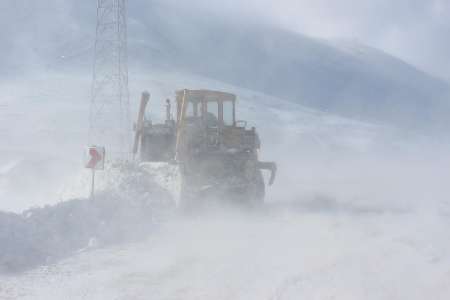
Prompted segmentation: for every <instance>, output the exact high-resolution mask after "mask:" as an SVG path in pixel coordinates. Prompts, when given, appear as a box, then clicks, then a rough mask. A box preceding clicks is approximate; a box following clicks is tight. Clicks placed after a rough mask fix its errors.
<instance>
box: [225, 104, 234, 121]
mask: <svg viewBox="0 0 450 300" xmlns="http://www.w3.org/2000/svg"><path fill="white" fill-rule="evenodd" d="M223 123H224V124H225V126H233V125H234V114H233V101H224V102H223Z"/></svg>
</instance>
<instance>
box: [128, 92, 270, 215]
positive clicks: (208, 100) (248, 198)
mask: <svg viewBox="0 0 450 300" xmlns="http://www.w3.org/2000/svg"><path fill="white" fill-rule="evenodd" d="M149 99H150V94H149V93H147V92H144V93H143V94H142V98H141V103H140V109H139V114H138V119H137V122H136V124H135V139H134V146H133V154H134V155H135V157H136V158H138V159H139V160H140V161H141V162H168V163H175V164H177V165H178V166H179V173H180V175H181V176H180V177H181V189H180V199H179V203H180V205H181V206H184V207H191V206H192V205H196V204H204V203H208V202H210V201H215V200H218V201H227V202H228V201H229V202H235V203H241V204H246V205H258V204H261V203H263V201H264V196H265V182H264V178H263V174H262V170H268V171H270V177H269V180H268V183H269V185H272V184H273V182H274V180H275V176H276V170H277V166H276V164H275V163H273V162H260V161H259V160H258V150H259V148H260V139H259V136H258V134H257V133H256V130H255V128H254V127H252V128H251V129H247V128H246V127H247V122H246V121H239V120H236V96H235V95H233V94H230V93H225V92H218V91H210V90H186V89H185V90H180V91H177V92H176V117H175V118H173V117H172V112H171V106H172V104H171V102H170V100H166V120H165V122H164V123H161V124H153V123H152V122H151V121H150V120H147V119H146V118H145V110H146V107H147V104H148V102H149Z"/></svg>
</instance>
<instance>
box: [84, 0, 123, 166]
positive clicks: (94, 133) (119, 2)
mask: <svg viewBox="0 0 450 300" xmlns="http://www.w3.org/2000/svg"><path fill="white" fill-rule="evenodd" d="M127 59H128V58H127V0H98V1H97V26H96V38H95V53H94V70H93V81H92V90H91V107H90V114H89V126H90V128H89V143H90V144H91V145H99V146H105V147H106V151H107V153H108V154H107V155H108V157H109V158H114V159H126V158H128V155H129V153H130V147H131V146H130V141H131V124H130V103H129V102H130V99H129V91H128V63H127Z"/></svg>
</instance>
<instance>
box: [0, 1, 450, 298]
mask: <svg viewBox="0 0 450 300" xmlns="http://www.w3.org/2000/svg"><path fill="white" fill-rule="evenodd" d="M446 8H447V4H446V2H444V1H428V2H426V3H425V2H420V1H397V2H396V3H391V2H389V1H383V0H381V1H376V2H373V1H372V2H368V1H340V2H339V3H334V2H330V1H314V2H312V1H289V0H285V1H278V2H277V3H275V2H271V1H239V2H237V1H228V2H222V1H220V2H219V1H201V0H196V1H191V2H190V3H189V4H187V3H184V4H179V3H176V2H175V1H130V2H129V24H128V25H129V26H128V29H129V32H128V35H129V41H128V46H129V67H130V71H129V90H130V102H131V103H130V106H131V107H130V108H131V112H132V115H131V116H132V119H133V120H134V119H135V117H136V116H137V110H138V105H139V97H140V93H141V92H142V91H144V90H148V91H150V92H151V95H152V96H151V100H150V104H149V109H148V112H147V117H148V118H151V119H152V120H153V121H154V122H159V121H161V120H163V116H164V101H165V99H166V98H171V99H172V100H173V99H174V91H175V90H178V89H183V88H189V89H197V88H205V89H212V90H221V91H227V92H231V93H234V94H236V95H237V96H238V105H237V115H238V119H239V120H246V121H247V122H248V126H249V127H251V126H255V127H256V130H257V132H258V134H259V136H260V139H261V144H262V145H261V150H260V152H259V156H260V160H262V161H275V162H277V165H278V174H277V178H276V181H275V184H274V185H273V186H267V187H266V197H265V203H264V205H262V206H261V207H259V208H255V209H249V208H248V207H242V206H239V205H238V206H233V205H229V204H228V203H227V202H226V201H223V202H221V201H219V203H217V202H216V201H211V203H210V205H206V207H201V208H200V207H199V208H198V209H194V210H193V211H189V212H188V213H185V212H183V211H181V210H179V209H178V208H177V201H178V200H177V199H178V198H177V197H178V196H179V195H178V193H179V185H180V178H179V174H177V166H174V165H166V164H156V165H146V166H144V165H141V166H138V165H135V164H132V163H131V164H127V165H120V166H117V165H115V164H113V163H108V164H107V168H106V170H104V171H99V172H97V190H96V197H95V199H94V200H93V201H92V200H89V199H88V195H89V188H90V179H91V178H90V175H91V174H90V172H89V170H86V169H84V168H83V151H84V148H85V146H86V143H87V135H88V126H89V124H88V112H89V101H90V88H91V80H92V59H93V46H92V45H93V40H94V34H93V33H94V29H95V3H92V2H91V1H63V0H59V1H57V0H49V1H44V2H39V3H38V2H36V3H29V2H28V1H2V2H1V3H0V17H1V18H0V22H1V23H2V24H3V26H1V29H0V43H1V45H2V47H1V49H0V65H1V67H2V68H0V69H1V71H0V90H1V91H2V93H1V94H0V95H1V97H0V138H1V141H2V142H1V143H0V299H61V298H70V299H149V298H151V299H299V298H302V297H304V298H308V299H324V298H334V299H380V298H382V299H405V298H407V299H423V298H425V297H431V298H433V299H448V297H449V296H450V288H449V285H448V282H449V280H450V269H449V266H450V256H449V253H450V252H449V250H450V241H449V239H448V234H449V232H448V228H449V226H448V225H449V222H450V221H449V220H450V219H449V216H450V202H449V200H448V199H449V197H448V196H449V195H450V187H449V185H448V184H447V182H446V180H447V178H449V175H450V174H449V173H450V171H449V170H450V168H449V167H450V155H449V150H450V144H449V141H448V138H447V134H446V132H447V131H448V128H449V127H450V126H449V125H450V123H449V122H448V118H447V114H448V113H449V112H450V105H449V102H448V99H449V92H450V86H449V83H448V82H447V81H446V79H445V78H448V76H449V75H448V74H447V70H446V69H447V68H446V66H447V62H446V59H445V58H446V55H445V54H444V53H445V52H446V51H447V47H448V45H447V41H446V39H445V38H444V37H445V34H444V33H445V32H446V31H447V28H448V21H447V20H446V19H448V18H446V14H447V13H448V9H446ZM267 180H268V176H267V174H266V175H265V181H266V182H267ZM223 200H226V199H223Z"/></svg>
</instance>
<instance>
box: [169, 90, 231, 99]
mask: <svg viewBox="0 0 450 300" xmlns="http://www.w3.org/2000/svg"><path fill="white" fill-rule="evenodd" d="M184 93H186V96H187V100H188V101H207V102H212V101H214V102H215V101H236V95H234V94H231V93H226V92H220V91H212V90H179V91H177V92H176V95H177V100H181V99H183V95H184Z"/></svg>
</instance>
